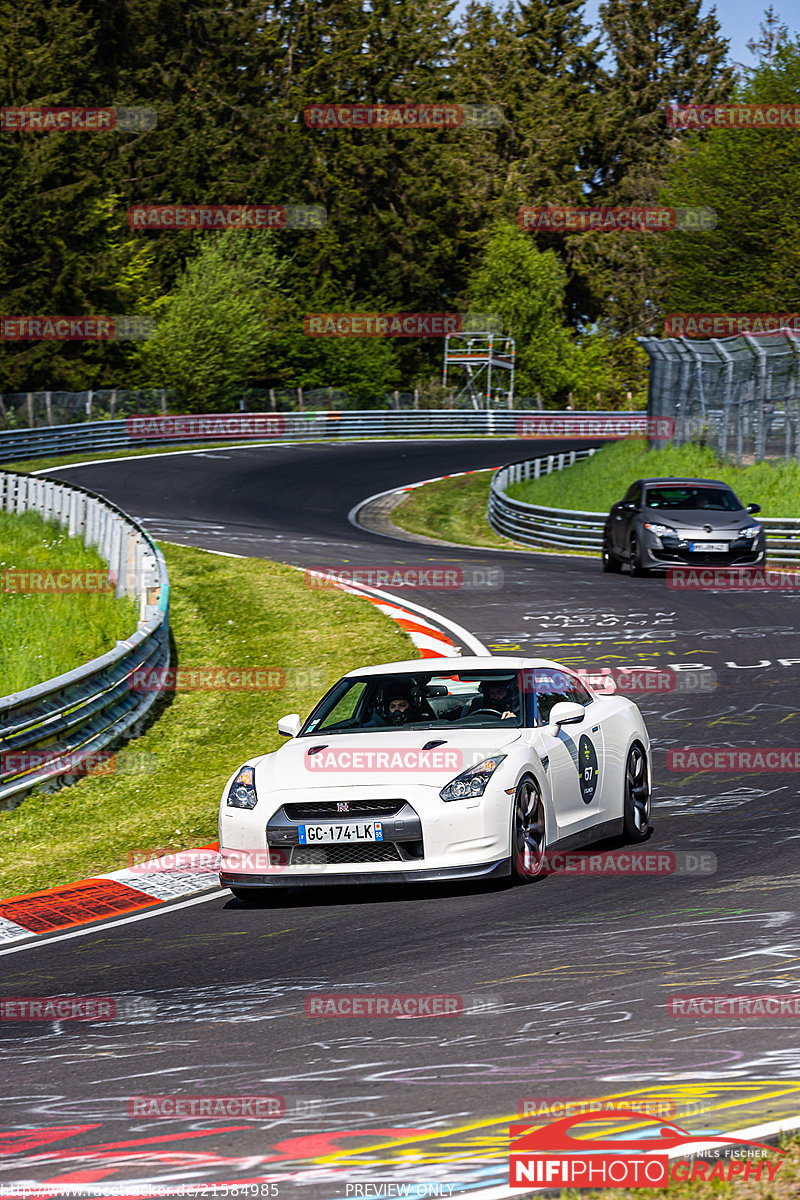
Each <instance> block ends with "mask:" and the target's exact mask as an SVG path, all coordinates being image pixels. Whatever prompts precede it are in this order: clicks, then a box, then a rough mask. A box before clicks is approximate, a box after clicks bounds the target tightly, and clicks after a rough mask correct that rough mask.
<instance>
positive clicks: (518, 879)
mask: <svg viewBox="0 0 800 1200" xmlns="http://www.w3.org/2000/svg"><path fill="white" fill-rule="evenodd" d="M546 851H547V827H546V823H545V812H544V801H543V800H542V792H541V788H540V787H539V785H538V783H537V782H536V780H535V779H534V778H533V776H532V775H526V776H525V778H524V779H521V780H520V781H519V783H518V784H517V790H516V792H515V794H514V815H513V827H512V831H511V875H512V877H513V879H514V882H515V883H533V881H534V879H539V878H541V876H542V875H544V874H545V871H546V865H547V859H546Z"/></svg>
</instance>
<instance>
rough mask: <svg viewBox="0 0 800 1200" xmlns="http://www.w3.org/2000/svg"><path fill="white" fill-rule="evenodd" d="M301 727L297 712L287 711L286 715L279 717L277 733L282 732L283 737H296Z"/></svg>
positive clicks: (301, 723)
mask: <svg viewBox="0 0 800 1200" xmlns="http://www.w3.org/2000/svg"><path fill="white" fill-rule="evenodd" d="M302 728H303V722H302V721H301V720H300V714H299V713H289V715H288V717H281V719H280V721H278V733H282V734H283V736H284V737H297V735H298V733H299V732H300V730H301V729H302Z"/></svg>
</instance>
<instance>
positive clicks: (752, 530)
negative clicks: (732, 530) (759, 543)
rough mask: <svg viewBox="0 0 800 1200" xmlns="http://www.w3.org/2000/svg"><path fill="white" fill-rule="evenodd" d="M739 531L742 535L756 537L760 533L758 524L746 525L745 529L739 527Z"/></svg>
mask: <svg viewBox="0 0 800 1200" xmlns="http://www.w3.org/2000/svg"><path fill="white" fill-rule="evenodd" d="M739 532H740V534H741V535H742V537H746V538H757V537H758V535H759V534H760V533H761V526H760V525H748V526H747V529H740V530H739Z"/></svg>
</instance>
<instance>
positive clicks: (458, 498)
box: [390, 471, 516, 550]
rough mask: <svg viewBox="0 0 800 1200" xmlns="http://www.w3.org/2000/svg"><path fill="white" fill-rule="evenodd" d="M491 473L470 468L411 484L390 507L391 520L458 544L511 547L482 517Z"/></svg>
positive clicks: (500, 548) (497, 548) (487, 500)
mask: <svg viewBox="0 0 800 1200" xmlns="http://www.w3.org/2000/svg"><path fill="white" fill-rule="evenodd" d="M492 474H493V472H492V471H474V472H471V473H470V474H469V475H458V476H456V478H455V479H441V480H438V481H437V482H436V483H426V484H425V485H424V486H423V487H418V488H414V490H413V491H412V492H409V493H408V494H407V496H406V498H405V499H404V500H403V501H402V503H401V504H398V506H397V508H393V509H392V511H391V514H390V517H391V521H392V524H393V525H398V526H399V527H400V528H401V529H405V530H407V531H408V532H409V533H421V534H424V535H425V536H426V537H434V538H442V539H443V540H444V541H447V542H458V543H459V545H462V546H488V547H490V548H491V549H493V550H508V549H514V548H515V547H516V543H515V542H512V541H509V539H508V538H504V537H500V536H499V534H497V533H495V531H494V530H493V529H492V527H491V525H490V524H489V522H488V521H487V519H486V509H487V506H488V504H489V482H490V480H491V478H492Z"/></svg>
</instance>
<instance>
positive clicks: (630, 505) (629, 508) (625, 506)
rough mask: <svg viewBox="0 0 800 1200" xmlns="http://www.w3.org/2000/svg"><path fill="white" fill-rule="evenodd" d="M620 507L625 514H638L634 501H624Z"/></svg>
mask: <svg viewBox="0 0 800 1200" xmlns="http://www.w3.org/2000/svg"><path fill="white" fill-rule="evenodd" d="M620 507H621V508H622V511H623V512H636V505H635V503H634V502H633V500H623V501H622V504H621V506H620Z"/></svg>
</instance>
